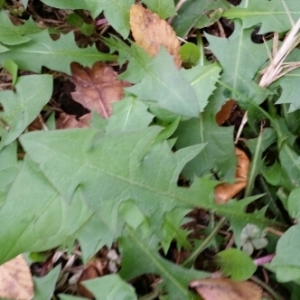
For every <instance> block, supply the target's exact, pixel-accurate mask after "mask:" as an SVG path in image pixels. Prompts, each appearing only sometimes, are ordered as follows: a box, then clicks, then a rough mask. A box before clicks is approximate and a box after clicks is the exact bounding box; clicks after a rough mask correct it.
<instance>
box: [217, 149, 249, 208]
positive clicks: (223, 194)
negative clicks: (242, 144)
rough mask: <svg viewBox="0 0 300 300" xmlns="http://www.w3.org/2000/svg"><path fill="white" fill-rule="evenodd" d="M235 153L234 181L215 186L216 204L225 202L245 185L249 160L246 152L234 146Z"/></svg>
mask: <svg viewBox="0 0 300 300" xmlns="http://www.w3.org/2000/svg"><path fill="white" fill-rule="evenodd" d="M235 155H236V157H237V167H236V171H235V179H236V181H235V182H234V183H221V184H218V185H217V186H216V188H215V202H216V203H218V204H224V203H226V202H227V201H229V200H230V199H232V198H233V197H234V196H235V195H236V194H237V193H239V192H240V191H241V190H242V189H243V188H244V187H245V186H246V185H247V180H248V171H249V166H250V160H249V158H248V156H247V155H246V153H245V152H244V151H242V150H241V149H239V148H237V147H235Z"/></svg>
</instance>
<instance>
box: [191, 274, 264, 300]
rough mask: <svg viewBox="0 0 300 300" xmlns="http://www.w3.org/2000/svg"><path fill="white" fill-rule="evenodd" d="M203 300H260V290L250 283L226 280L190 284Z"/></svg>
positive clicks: (205, 280) (198, 281)
mask: <svg viewBox="0 0 300 300" xmlns="http://www.w3.org/2000/svg"><path fill="white" fill-rule="evenodd" d="M190 287H192V288H195V289H196V291H197V292H198V294H199V295H200V296H201V297H202V298H203V299H204V300H260V299H261V297H262V290H261V288H260V287H259V286H258V285H256V284H254V283H252V282H250V281H232V280H230V279H228V278H215V279H201V280H195V281H192V282H191V283H190Z"/></svg>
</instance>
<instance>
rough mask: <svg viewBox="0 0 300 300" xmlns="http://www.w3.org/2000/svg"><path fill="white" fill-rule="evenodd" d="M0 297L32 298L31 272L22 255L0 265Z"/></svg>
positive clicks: (21, 299) (25, 299)
mask: <svg viewBox="0 0 300 300" xmlns="http://www.w3.org/2000/svg"><path fill="white" fill-rule="evenodd" d="M0 298H5V299H18V300H30V299H32V298H33V281H32V277H31V273H30V270H29V267H28V265H27V262H26V261H25V259H24V257H23V256H22V255H18V256H17V257H15V258H14V259H12V260H10V261H8V262H6V263H4V264H3V265H1V266H0Z"/></svg>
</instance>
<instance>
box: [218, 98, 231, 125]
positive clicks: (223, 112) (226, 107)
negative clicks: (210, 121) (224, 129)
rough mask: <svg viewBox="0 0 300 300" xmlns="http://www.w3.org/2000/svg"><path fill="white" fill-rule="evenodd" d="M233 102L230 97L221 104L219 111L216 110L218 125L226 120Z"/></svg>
mask: <svg viewBox="0 0 300 300" xmlns="http://www.w3.org/2000/svg"><path fill="white" fill-rule="evenodd" d="M235 103H236V102H235V100H233V99H230V100H228V101H227V102H225V103H224V104H223V106H222V107H221V109H220V111H218V113H217V114H216V122H217V123H218V124H219V125H222V124H223V123H224V122H225V121H226V120H228V119H229V117H230V115H231V112H232V109H233V107H234V105H235Z"/></svg>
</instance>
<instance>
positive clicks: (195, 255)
mask: <svg viewBox="0 0 300 300" xmlns="http://www.w3.org/2000/svg"><path fill="white" fill-rule="evenodd" d="M225 222H226V218H222V219H221V220H220V221H219V222H218V224H217V225H216V227H215V228H214V229H213V230H212V231H211V233H210V234H209V235H208V236H207V238H206V239H205V240H204V241H203V243H202V244H201V245H200V246H199V247H198V248H197V249H196V250H195V251H194V252H193V253H192V254H191V255H190V257H188V258H187V259H186V260H185V261H184V262H183V263H182V266H183V267H186V266H189V265H190V264H191V263H193V261H194V260H195V259H196V258H197V256H198V255H199V254H200V253H201V252H202V251H203V250H204V249H205V248H206V246H207V245H208V244H209V242H210V241H211V240H212V239H213V238H214V237H215V235H216V234H217V233H218V231H219V230H220V229H221V228H222V226H223V225H224V224H225Z"/></svg>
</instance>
